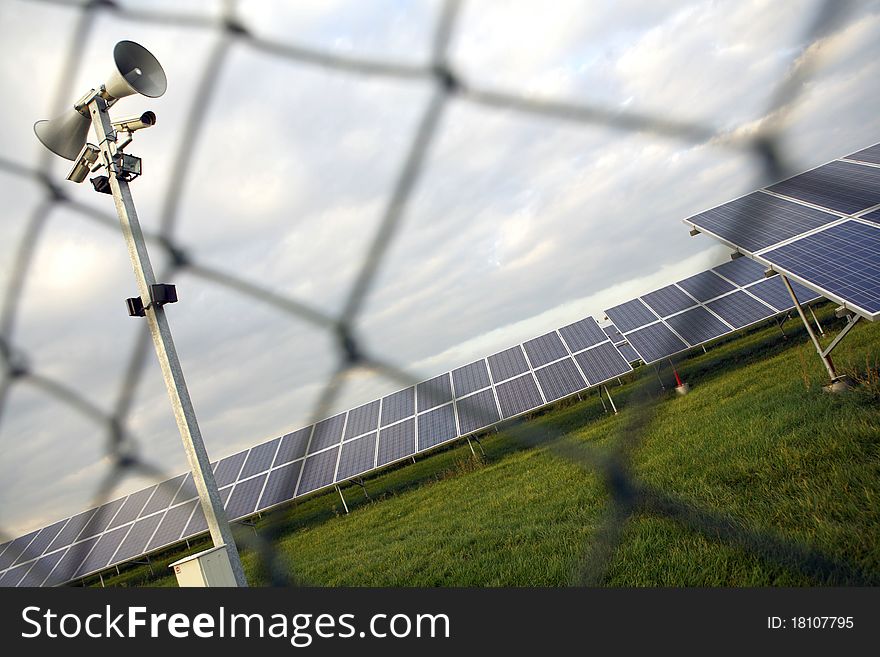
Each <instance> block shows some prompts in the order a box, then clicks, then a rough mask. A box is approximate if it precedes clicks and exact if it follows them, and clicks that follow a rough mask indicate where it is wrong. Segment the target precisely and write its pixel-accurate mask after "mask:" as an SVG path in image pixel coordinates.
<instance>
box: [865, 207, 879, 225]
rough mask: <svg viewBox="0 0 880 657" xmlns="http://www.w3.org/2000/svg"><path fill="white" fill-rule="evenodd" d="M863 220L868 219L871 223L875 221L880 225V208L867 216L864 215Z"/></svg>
mask: <svg viewBox="0 0 880 657" xmlns="http://www.w3.org/2000/svg"><path fill="white" fill-rule="evenodd" d="M861 218H862V219H868V220H869V221H873V222H874V223H880V208H878V209H877V210H874V211H872V212H868V213H867V214H863V215H862V216H861Z"/></svg>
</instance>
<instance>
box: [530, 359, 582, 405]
mask: <svg viewBox="0 0 880 657" xmlns="http://www.w3.org/2000/svg"><path fill="white" fill-rule="evenodd" d="M535 378H537V379H538V383H539V384H540V386H541V390H542V391H543V392H544V397H545V398H546V399H547V401H548V402H551V401H555V400H557V399H561V398H562V397H567V396H568V395H571V394H574V393H576V392H578V391H580V390H584V389H585V388H586V387H587V382H586V381H584V377H583V376H581V373H580V372H578V368H577V366H576V365H575V364H574V361H573V360H572V359H571V358H566V359H565V360H560V361H558V362H556V363H552V364H550V365H547V366H546V367H541V368H539V369H537V370H535Z"/></svg>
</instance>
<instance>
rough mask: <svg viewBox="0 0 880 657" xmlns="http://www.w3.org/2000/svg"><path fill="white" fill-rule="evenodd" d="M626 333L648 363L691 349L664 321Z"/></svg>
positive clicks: (638, 352) (643, 359)
mask: <svg viewBox="0 0 880 657" xmlns="http://www.w3.org/2000/svg"><path fill="white" fill-rule="evenodd" d="M624 335H625V336H626V339H627V341H628V342H629V343H630V345H632V347H633V349H635V351H636V353H637V354H638V355H639V357H640V358H641V359H642V361H643V362H644V363H645V364H646V365H650V364H651V363H655V362H657V361H658V360H663V359H664V358H669V357H670V356H674V355H675V354H678V353H681V352H682V351H687V350H688V349H690V346H688V345H687V344H685V343H684V342H683V341H682V340H681V338H679V337H678V336H677V335H675V333H673V332H672V331H671V330H670V329H669V327H668V326H666V325H665V324H664V323H662V322H656V323H654V324H649V325H648V326H643V327H642V328H640V329H636V330H635V331H630V332H627V333H624Z"/></svg>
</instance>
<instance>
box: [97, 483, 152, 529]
mask: <svg viewBox="0 0 880 657" xmlns="http://www.w3.org/2000/svg"><path fill="white" fill-rule="evenodd" d="M155 490H156V486H153V487H152V488H145V489H144V490H139V491H137V492H136V493H132V494H131V495H129V496H128V498H127V499H126V500H125V504H123V505H122V508H121V509H119V513H117V514H116V517H114V518H113V521H112V522H111V523H110V524H109V525H108V529H113V528H114V527H119V526H121V525H124V524H125V523H127V522H131V521H132V520H135V519H137V517H138V515H139V514H140V512H141V510H142V509H143V508H144V505H145V504H146V503H147V500H148V499H149V498H150V496H151V495H152V494H153V491H155Z"/></svg>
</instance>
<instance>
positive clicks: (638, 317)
mask: <svg viewBox="0 0 880 657" xmlns="http://www.w3.org/2000/svg"><path fill="white" fill-rule="evenodd" d="M605 314H606V315H608V319H610V320H611V321H612V322H614V325H615V326H616V327H617V328H619V329H620V330H621V331H623V332H624V333H626V332H627V331H632V330H633V329H637V328H639V327H640V326H644V325H645V324H650V323H651V322H656V321H657V316H656V315H654V313H652V312H651V311H650V310H648V308H646V307H645V304H643V303H642V302H641V301H640V300H639V299H633V300H632V301H627V302H626V303H622V304H620V305H618V306H614V307H613V308H609V309H608V310H606V311H605Z"/></svg>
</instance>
